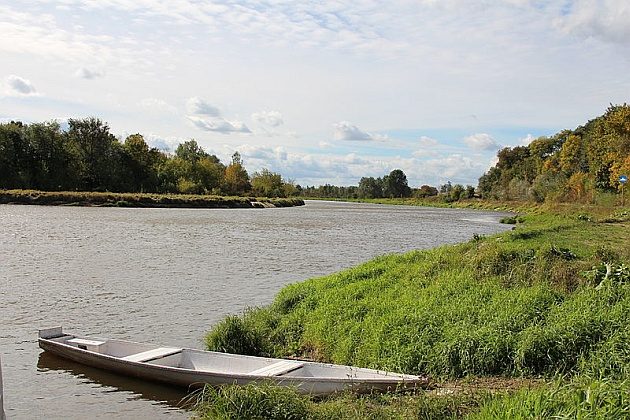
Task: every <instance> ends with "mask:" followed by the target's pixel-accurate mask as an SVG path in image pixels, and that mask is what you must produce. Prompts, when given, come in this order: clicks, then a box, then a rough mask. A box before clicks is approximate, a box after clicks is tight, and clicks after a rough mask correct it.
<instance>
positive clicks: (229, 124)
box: [188, 115, 251, 134]
mask: <svg viewBox="0 0 630 420" xmlns="http://www.w3.org/2000/svg"><path fill="white" fill-rule="evenodd" d="M188 119H189V120H190V121H191V122H192V123H193V124H194V125H195V127H197V128H199V129H200V130H204V131H214V132H217V133H222V134H229V133H251V130H250V129H249V128H247V126H246V125H245V124H244V123H243V122H241V121H228V120H225V119H223V118H213V119H205V118H200V117H196V116H192V115H189V116H188Z"/></svg>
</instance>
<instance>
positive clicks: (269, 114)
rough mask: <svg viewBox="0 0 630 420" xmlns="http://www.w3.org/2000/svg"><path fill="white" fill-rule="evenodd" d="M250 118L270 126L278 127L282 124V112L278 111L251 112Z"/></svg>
mask: <svg viewBox="0 0 630 420" xmlns="http://www.w3.org/2000/svg"><path fill="white" fill-rule="evenodd" d="M252 120H254V121H256V122H257V123H260V124H263V125H268V126H270V127H278V126H280V125H282V124H284V121H283V119H282V114H281V113H280V112H278V111H260V112H255V113H254V114H252Z"/></svg>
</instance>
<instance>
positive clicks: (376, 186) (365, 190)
mask: <svg viewBox="0 0 630 420" xmlns="http://www.w3.org/2000/svg"><path fill="white" fill-rule="evenodd" d="M357 195H358V196H359V198H381V197H383V180H382V179H381V178H377V179H375V178H373V177H363V178H361V180H360V181H359V188H358V190H357Z"/></svg>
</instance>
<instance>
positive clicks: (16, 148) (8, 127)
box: [0, 118, 298, 197]
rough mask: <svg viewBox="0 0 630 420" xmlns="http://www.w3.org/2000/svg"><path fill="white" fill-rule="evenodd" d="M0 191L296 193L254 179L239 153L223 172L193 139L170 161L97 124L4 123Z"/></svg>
mask: <svg viewBox="0 0 630 420" xmlns="http://www.w3.org/2000/svg"><path fill="white" fill-rule="evenodd" d="M0 188H4V189H38V190H45V191H64V190H65V191H72V190H81V191H112V192H155V193H183V194H216V195H257V196H265V197H287V196H292V195H296V194H297V193H298V189H297V187H296V186H295V185H294V184H293V183H292V182H290V181H286V180H284V179H283V178H282V176H281V175H280V174H277V173H274V172H271V171H269V170H267V169H263V170H261V171H259V172H255V173H254V174H252V175H251V176H250V175H249V174H248V172H247V170H246V169H245V167H244V166H243V160H242V158H241V156H240V154H239V153H238V152H236V153H234V155H233V156H232V161H231V162H230V163H229V164H227V165H225V164H223V163H222V162H221V161H220V160H219V158H218V157H217V156H215V155H211V154H208V153H207V152H205V151H204V150H203V149H202V148H201V147H200V146H199V145H198V144H197V142H196V141H195V140H189V141H186V142H184V143H182V144H180V145H179V146H178V147H177V149H176V150H175V153H174V154H173V155H170V154H167V153H165V152H163V151H160V150H158V149H156V148H151V147H149V146H148V145H147V143H146V141H145V140H144V137H143V136H142V135H140V134H133V135H130V136H128V137H127V138H126V139H125V140H124V141H119V140H118V139H117V138H116V137H115V136H114V135H113V134H111V133H110V131H109V126H108V125H107V124H106V123H104V122H102V121H101V120H100V119H97V118H85V119H69V120H68V129H67V130H65V131H64V130H61V128H60V125H59V123H57V122H44V123H33V124H23V123H21V122H14V121H12V122H9V123H3V124H0Z"/></svg>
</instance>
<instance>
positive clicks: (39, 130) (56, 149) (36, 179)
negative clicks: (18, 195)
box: [23, 121, 76, 190]
mask: <svg viewBox="0 0 630 420" xmlns="http://www.w3.org/2000/svg"><path fill="white" fill-rule="evenodd" d="M23 137H24V141H25V142H26V143H27V144H28V145H29V146H28V149H29V155H30V158H29V164H30V166H31V167H30V187H31V188H36V189H40V190H59V189H68V188H74V186H75V180H76V165H75V160H76V159H75V156H73V155H72V154H71V152H70V149H69V147H68V145H67V139H66V137H65V136H64V135H63V134H62V133H61V130H60V128H59V123H57V122H56V121H52V122H46V123H34V124H29V125H28V126H24V128H23Z"/></svg>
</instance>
